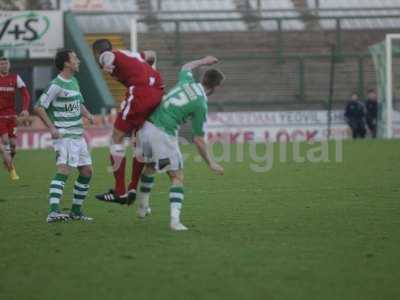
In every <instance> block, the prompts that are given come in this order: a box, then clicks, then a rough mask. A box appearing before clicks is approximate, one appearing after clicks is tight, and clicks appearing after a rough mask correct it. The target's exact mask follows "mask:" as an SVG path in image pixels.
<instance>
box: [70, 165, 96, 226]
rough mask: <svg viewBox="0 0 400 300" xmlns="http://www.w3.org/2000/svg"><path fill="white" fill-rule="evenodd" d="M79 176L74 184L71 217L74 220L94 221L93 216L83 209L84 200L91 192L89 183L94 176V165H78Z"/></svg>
mask: <svg viewBox="0 0 400 300" xmlns="http://www.w3.org/2000/svg"><path fill="white" fill-rule="evenodd" d="M78 171H79V176H78V178H77V179H76V181H75V184H74V196H73V199H72V208H71V212H70V214H69V217H70V218H71V219H72V220H82V221H92V220H93V218H91V217H89V216H87V215H86V214H85V213H84V212H83V211H82V205H83V202H84V200H85V198H86V196H87V194H88V193H89V187H90V185H89V183H90V180H91V178H92V173H93V171H92V166H91V165H84V166H79V167H78Z"/></svg>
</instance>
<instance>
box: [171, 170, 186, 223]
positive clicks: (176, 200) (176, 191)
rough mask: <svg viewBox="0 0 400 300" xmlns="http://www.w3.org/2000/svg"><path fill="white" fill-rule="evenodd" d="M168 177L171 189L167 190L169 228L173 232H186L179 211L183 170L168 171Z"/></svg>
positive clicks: (181, 199)
mask: <svg viewBox="0 0 400 300" xmlns="http://www.w3.org/2000/svg"><path fill="white" fill-rule="evenodd" d="M168 176H169V178H170V179H171V188H170V190H169V202H170V217H171V222H170V228H171V230H173V231H184V230H188V228H187V227H186V226H185V225H183V224H182V223H181V210H182V202H183V199H184V191H183V170H182V169H181V170H177V171H168Z"/></svg>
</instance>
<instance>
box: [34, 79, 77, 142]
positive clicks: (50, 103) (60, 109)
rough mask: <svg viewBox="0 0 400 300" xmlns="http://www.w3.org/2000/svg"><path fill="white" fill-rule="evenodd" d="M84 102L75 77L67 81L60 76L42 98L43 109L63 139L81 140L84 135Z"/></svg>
mask: <svg viewBox="0 0 400 300" xmlns="http://www.w3.org/2000/svg"><path fill="white" fill-rule="evenodd" d="M83 102H84V100H83V97H82V94H81V92H80V89H79V84H78V80H76V78H75V77H72V78H71V79H65V78H63V77H61V76H60V75H58V76H57V77H56V78H54V79H53V80H52V81H51V82H50V84H49V86H48V88H47V89H46V91H45V92H44V93H43V94H42V95H41V96H40V98H39V102H38V105H39V106H41V107H43V108H44V109H45V110H46V112H47V114H48V116H49V118H50V120H51V121H52V122H53V124H54V126H55V127H56V128H57V129H58V131H59V133H60V135H61V136H62V137H63V138H80V137H82V135H83V123H82V114H81V104H82V103H83Z"/></svg>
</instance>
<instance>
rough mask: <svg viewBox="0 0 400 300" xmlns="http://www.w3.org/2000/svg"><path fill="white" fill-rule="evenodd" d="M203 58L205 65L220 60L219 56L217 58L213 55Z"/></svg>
mask: <svg viewBox="0 0 400 300" xmlns="http://www.w3.org/2000/svg"><path fill="white" fill-rule="evenodd" d="M203 60H204V64H205V65H213V64H216V63H217V62H218V58H216V57H215V56H211V55H209V56H206V57H204V58H203Z"/></svg>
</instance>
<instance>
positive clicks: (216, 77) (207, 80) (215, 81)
mask: <svg viewBox="0 0 400 300" xmlns="http://www.w3.org/2000/svg"><path fill="white" fill-rule="evenodd" d="M224 80H225V76H224V74H223V73H222V72H221V71H220V70H217V69H208V70H207V71H206V72H205V73H204V75H203V78H202V80H201V84H202V85H203V86H204V88H205V89H206V94H207V96H209V95H211V94H212V93H214V91H215V89H216V88H217V87H218V86H220V85H221V84H222V82H223V81H224Z"/></svg>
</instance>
